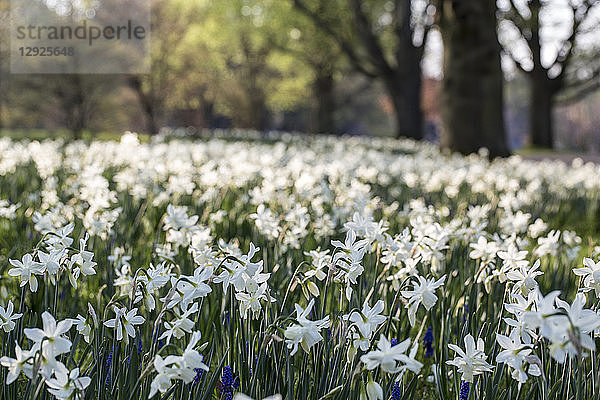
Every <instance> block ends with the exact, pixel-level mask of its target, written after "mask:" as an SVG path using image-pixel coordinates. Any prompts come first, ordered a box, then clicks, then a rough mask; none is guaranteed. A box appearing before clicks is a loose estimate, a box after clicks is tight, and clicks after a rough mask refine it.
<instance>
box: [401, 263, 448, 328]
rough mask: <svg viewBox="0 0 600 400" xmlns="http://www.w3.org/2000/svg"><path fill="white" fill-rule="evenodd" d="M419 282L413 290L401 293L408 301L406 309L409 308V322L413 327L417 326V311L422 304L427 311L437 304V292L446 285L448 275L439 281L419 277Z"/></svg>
mask: <svg viewBox="0 0 600 400" xmlns="http://www.w3.org/2000/svg"><path fill="white" fill-rule="evenodd" d="M416 278H417V280H418V282H416V283H414V288H413V290H403V291H401V292H400V293H401V294H402V296H403V297H405V298H407V299H408V303H407V304H406V307H407V308H408V320H409V321H410V325H411V326H415V321H416V315H417V309H418V308H419V305H420V304H423V306H424V307H425V309H426V310H430V309H431V308H432V307H433V306H434V305H435V303H436V302H437V296H436V294H435V291H436V290H437V289H438V288H439V287H441V286H443V285H444V281H445V280H446V275H444V276H442V277H441V278H440V279H438V280H437V281H436V280H435V278H429V279H425V278H424V277H422V276H420V275H417V276H416Z"/></svg>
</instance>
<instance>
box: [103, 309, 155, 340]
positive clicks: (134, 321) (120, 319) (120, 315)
mask: <svg viewBox="0 0 600 400" xmlns="http://www.w3.org/2000/svg"><path fill="white" fill-rule="evenodd" d="M113 310H114V312H115V318H113V319H109V320H108V321H105V322H104V326H106V327H108V328H113V329H114V330H115V334H116V335H117V336H116V338H117V340H118V341H121V340H123V337H125V341H126V342H127V341H128V337H129V336H131V337H132V338H133V337H135V325H141V324H143V323H144V321H145V319H144V317H142V316H141V315H136V314H137V310H138V309H137V308H133V309H131V310H129V311H127V308H125V307H123V308H119V307H117V306H113ZM123 331H125V332H126V335H123Z"/></svg>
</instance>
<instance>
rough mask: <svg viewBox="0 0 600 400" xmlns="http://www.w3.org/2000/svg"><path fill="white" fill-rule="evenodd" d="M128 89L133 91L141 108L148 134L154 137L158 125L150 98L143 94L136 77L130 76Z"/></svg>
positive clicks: (154, 108)
mask: <svg viewBox="0 0 600 400" xmlns="http://www.w3.org/2000/svg"><path fill="white" fill-rule="evenodd" d="M128 83H129V87H130V88H131V89H133V91H134V92H135V93H136V95H137V97H138V100H139V101H140V105H141V106H142V111H143V112H144V114H145V115H146V124H147V129H148V133H149V134H151V135H156V134H157V133H158V123H157V121H156V107H155V106H154V103H153V101H152V99H151V97H150V96H149V95H148V94H146V93H145V92H144V88H143V87H142V81H141V80H140V78H139V77H137V76H132V77H130V78H129V80H128Z"/></svg>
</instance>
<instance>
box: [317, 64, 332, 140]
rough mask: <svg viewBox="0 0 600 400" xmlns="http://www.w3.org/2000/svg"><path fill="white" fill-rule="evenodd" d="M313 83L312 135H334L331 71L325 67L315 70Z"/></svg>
mask: <svg viewBox="0 0 600 400" xmlns="http://www.w3.org/2000/svg"><path fill="white" fill-rule="evenodd" d="M315 72H316V77H315V80H314V83H313V98H314V106H313V118H312V124H311V125H312V127H311V130H312V131H313V133H334V132H335V123H334V119H333V113H334V112H335V95H334V87H335V81H334V78H333V71H332V70H331V69H330V68H329V67H327V66H323V67H319V68H316V70H315Z"/></svg>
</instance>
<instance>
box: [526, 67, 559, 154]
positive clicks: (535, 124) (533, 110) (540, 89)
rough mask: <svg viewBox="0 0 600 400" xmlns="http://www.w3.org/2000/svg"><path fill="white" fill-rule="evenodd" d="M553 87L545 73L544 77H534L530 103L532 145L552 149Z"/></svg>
mask: <svg viewBox="0 0 600 400" xmlns="http://www.w3.org/2000/svg"><path fill="white" fill-rule="evenodd" d="M551 85H552V81H551V80H550V79H549V78H548V77H547V76H546V74H545V73H543V75H542V76H532V78H531V93H530V103H529V132H530V135H531V144H532V145H533V146H536V147H543V148H550V149H551V148H552V147H553V144H554V137H553V136H554V135H553V125H554V124H553V121H552V107H553V105H554V101H553V98H554V93H553V90H552V87H551Z"/></svg>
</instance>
